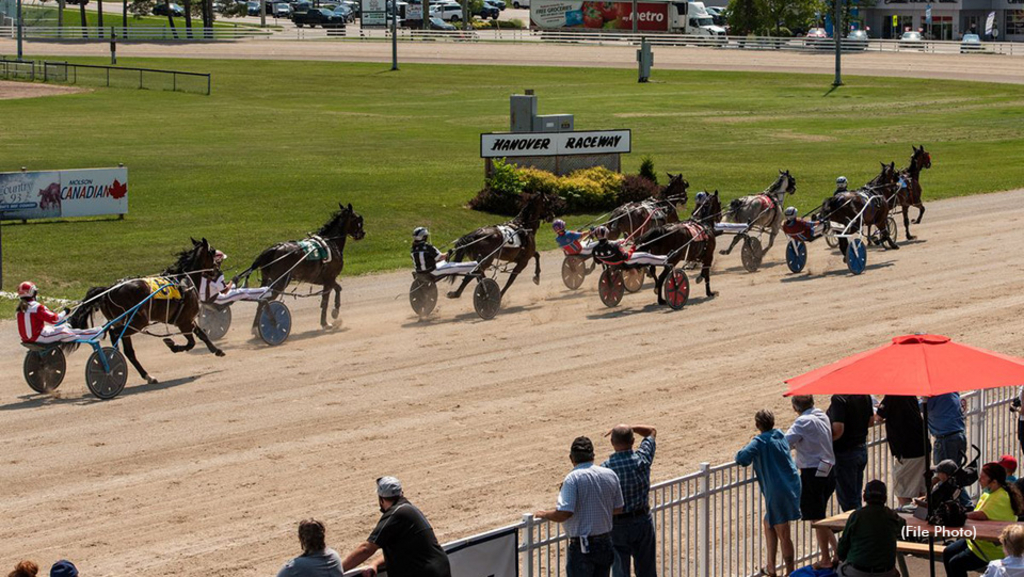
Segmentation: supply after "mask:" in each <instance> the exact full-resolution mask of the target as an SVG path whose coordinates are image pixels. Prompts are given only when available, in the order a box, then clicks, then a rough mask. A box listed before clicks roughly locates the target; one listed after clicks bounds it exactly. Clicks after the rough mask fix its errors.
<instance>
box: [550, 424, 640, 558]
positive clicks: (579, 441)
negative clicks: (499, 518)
mask: <svg viewBox="0 0 1024 577" xmlns="http://www.w3.org/2000/svg"><path fill="white" fill-rule="evenodd" d="M569 461H570V462H572V464H573V469H572V471H569V474H568V475H566V476H565V481H563V482H562V489H561V490H560V491H559V493H558V504H557V506H556V507H555V509H554V510H551V511H537V512H536V513H534V514H533V515H534V517H537V518H538V519H546V520H548V521H554V522H555V523H564V524H565V533H566V535H568V537H569V548H568V554H567V555H566V573H567V574H568V575H569V577H607V576H608V575H609V573H610V572H611V569H612V565H614V563H615V552H614V550H613V547H612V538H611V532H612V529H613V528H614V522H613V517H614V516H615V515H617V514H619V513H621V512H622V508H623V505H624V502H623V499H622V490H621V489H620V487H619V478H618V477H617V476H616V475H615V472H614V471H612V470H611V469H607V468H605V467H599V466H597V465H595V464H594V443H592V442H591V441H590V439H588V438H587V437H576V439H575V440H574V441H573V442H572V446H571V447H570V449H569Z"/></svg>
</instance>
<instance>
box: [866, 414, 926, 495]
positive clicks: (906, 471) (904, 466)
mask: <svg viewBox="0 0 1024 577" xmlns="http://www.w3.org/2000/svg"><path fill="white" fill-rule="evenodd" d="M875 414H876V416H877V418H878V420H879V421H881V422H883V423H885V441H886V443H887V444H888V445H889V452H890V453H892V456H893V459H894V461H893V465H892V478H893V488H892V492H893V494H894V495H895V496H896V499H897V500H898V501H899V503H900V505H906V504H908V503H910V502H911V500H912V499H914V498H915V497H920V496H921V495H924V492H925V482H924V469H925V463H924V451H925V449H924V441H925V439H924V430H923V429H924V420H923V418H922V417H921V407H920V405H918V402H917V398H916V397H913V396H909V395H886V396H884V397H882V402H881V403H879V404H878V410H877V411H876V413H875Z"/></svg>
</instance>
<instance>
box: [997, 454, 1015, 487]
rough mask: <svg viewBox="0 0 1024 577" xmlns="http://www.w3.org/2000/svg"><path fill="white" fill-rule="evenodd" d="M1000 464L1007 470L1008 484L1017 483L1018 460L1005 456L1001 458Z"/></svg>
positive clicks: (1011, 456)
mask: <svg viewBox="0 0 1024 577" xmlns="http://www.w3.org/2000/svg"><path fill="white" fill-rule="evenodd" d="M999 464H1000V465H1002V466H1003V468H1004V469H1006V482H1007V483H1016V482H1017V475H1016V473H1017V459H1016V458H1015V457H1014V456H1013V455H1003V456H1002V457H999Z"/></svg>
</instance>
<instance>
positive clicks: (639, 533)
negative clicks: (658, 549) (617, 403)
mask: <svg viewBox="0 0 1024 577" xmlns="http://www.w3.org/2000/svg"><path fill="white" fill-rule="evenodd" d="M634 433H635V434H637V435H640V436H641V437H643V440H641V441H640V447H639V448H638V449H636V450H634V449H633V443H634V441H635V437H634ZM657 434H658V431H657V429H655V428H654V427H651V426H648V425H624V424H623V425H617V426H616V427H615V428H613V429H612V430H610V431H608V432H607V433H605V436H606V437H610V440H611V443H612V448H613V449H615V453H613V454H612V455H611V456H610V457H608V459H607V460H606V461H605V462H604V463H601V466H602V467H606V468H608V469H611V470H612V471H613V472H614V473H615V476H616V477H618V478H619V489H620V490H621V491H622V512H621V513H619V514H618V515H615V516H614V517H613V519H612V548H613V550H614V552H615V564H614V565H613V566H612V575H614V576H615V577H629V575H630V565H633V566H634V569H635V571H636V573H635V575H636V577H655V576H656V575H657V569H656V566H655V564H656V559H657V557H656V555H655V541H656V539H655V534H654V519H653V518H652V517H651V506H650V501H649V499H648V493H650V490H651V465H652V464H653V463H654V450H655V442H654V438H655V437H656V436H657ZM630 561H632V563H631V562H630Z"/></svg>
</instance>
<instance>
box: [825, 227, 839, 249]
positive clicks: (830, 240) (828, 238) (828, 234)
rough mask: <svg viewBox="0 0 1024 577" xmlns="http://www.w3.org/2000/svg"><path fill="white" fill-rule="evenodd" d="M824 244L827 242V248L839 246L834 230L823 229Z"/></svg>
mask: <svg viewBox="0 0 1024 577" xmlns="http://www.w3.org/2000/svg"><path fill="white" fill-rule="evenodd" d="M825 244H827V245H828V247H829V248H839V239H838V238H836V233H835V231H834V230H832V229H829V230H827V231H825Z"/></svg>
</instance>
